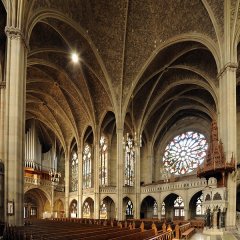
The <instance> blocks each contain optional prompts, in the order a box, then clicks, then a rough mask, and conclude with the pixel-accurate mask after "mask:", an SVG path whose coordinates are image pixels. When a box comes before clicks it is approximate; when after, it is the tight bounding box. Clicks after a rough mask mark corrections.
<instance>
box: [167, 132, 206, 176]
mask: <svg viewBox="0 0 240 240" xmlns="http://www.w3.org/2000/svg"><path fill="white" fill-rule="evenodd" d="M207 148H208V144H207V140H206V138H205V136H204V135H203V134H201V133H198V132H192V131H189V132H185V133H182V134H180V135H178V136H176V137H174V138H173V140H172V141H171V142H170V143H169V144H168V145H167V147H166V148H165V152H164V155H163V165H164V168H165V169H166V170H167V171H168V172H170V173H173V174H176V175H180V174H185V173H190V172H191V171H193V170H194V169H195V168H197V167H198V165H200V164H201V163H202V162H203V160H204V158H205V156H206V152H207Z"/></svg>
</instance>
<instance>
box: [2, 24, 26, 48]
mask: <svg viewBox="0 0 240 240" xmlns="http://www.w3.org/2000/svg"><path fill="white" fill-rule="evenodd" d="M5 33H6V35H7V37H8V38H10V39H21V40H22V41H23V43H24V46H25V48H26V49H28V50H29V46H28V44H27V41H26V38H25V36H24V34H23V32H22V30H21V29H19V28H15V27H8V26H6V27H5Z"/></svg>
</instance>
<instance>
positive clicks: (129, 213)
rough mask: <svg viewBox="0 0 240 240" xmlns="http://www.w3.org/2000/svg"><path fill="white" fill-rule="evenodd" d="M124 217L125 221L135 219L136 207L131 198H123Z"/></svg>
mask: <svg viewBox="0 0 240 240" xmlns="http://www.w3.org/2000/svg"><path fill="white" fill-rule="evenodd" d="M122 211H123V216H125V219H132V218H133V217H134V211H135V210H134V205H133V201H132V200H131V198H130V197H128V196H125V197H124V198H123V208H122Z"/></svg>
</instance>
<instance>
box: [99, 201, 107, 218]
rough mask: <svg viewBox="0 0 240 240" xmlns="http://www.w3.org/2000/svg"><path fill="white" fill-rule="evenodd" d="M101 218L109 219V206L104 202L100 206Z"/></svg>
mask: <svg viewBox="0 0 240 240" xmlns="http://www.w3.org/2000/svg"><path fill="white" fill-rule="evenodd" d="M100 218H101V219H107V206H106V204H105V203H104V202H102V204H101V206H100Z"/></svg>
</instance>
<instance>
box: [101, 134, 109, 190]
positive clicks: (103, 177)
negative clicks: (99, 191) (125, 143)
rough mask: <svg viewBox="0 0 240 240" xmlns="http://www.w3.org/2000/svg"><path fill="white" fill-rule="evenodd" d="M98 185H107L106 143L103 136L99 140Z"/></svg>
mask: <svg viewBox="0 0 240 240" xmlns="http://www.w3.org/2000/svg"><path fill="white" fill-rule="evenodd" d="M99 178H100V185H102V186H106V185H108V142H107V139H106V137H105V136H102V137H101V138H100V170H99Z"/></svg>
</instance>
